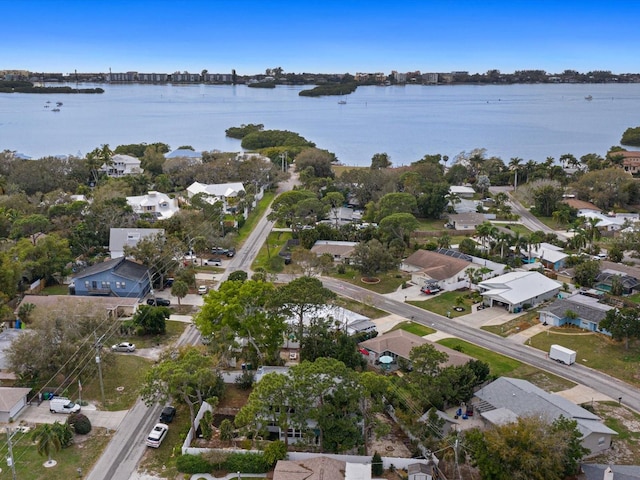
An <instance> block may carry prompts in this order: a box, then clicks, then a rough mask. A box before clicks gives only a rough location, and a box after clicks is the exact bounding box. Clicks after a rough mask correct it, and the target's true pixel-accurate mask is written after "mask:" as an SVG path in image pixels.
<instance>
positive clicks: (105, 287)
mask: <svg viewBox="0 0 640 480" xmlns="http://www.w3.org/2000/svg"><path fill="white" fill-rule="evenodd" d="M69 290H70V291H71V292H73V295H89V296H111V297H131V298H143V297H144V296H145V295H147V294H148V293H149V291H150V290H151V282H150V276H149V270H148V268H147V267H145V266H144V265H140V264H139V263H136V262H132V261H131V260H127V259H126V258H124V257H120V258H115V259H113V260H107V261H105V262H100V263H96V264H95V265H92V266H90V267H89V268H86V269H85V270H83V271H82V272H80V273H77V274H76V275H74V276H73V277H72V284H71V285H70V286H69Z"/></svg>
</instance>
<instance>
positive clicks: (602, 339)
mask: <svg viewBox="0 0 640 480" xmlns="http://www.w3.org/2000/svg"><path fill="white" fill-rule="evenodd" d="M553 344H558V345H562V346H563V347H567V348H570V349H571V350H575V351H576V352H577V355H576V363H581V364H582V365H586V366H588V367H590V368H593V369H595V370H598V371H600V372H603V373H606V374H607V375H611V376H612V377H615V378H619V379H620V380H622V381H624V382H627V383H629V384H631V385H635V386H640V378H638V365H639V364H640V346H639V345H638V343H637V342H636V343H635V344H634V343H633V342H631V343H630V346H629V350H625V348H624V344H623V343H621V342H614V341H613V340H611V339H610V338H609V337H607V336H605V335H600V334H595V333H594V334H589V333H585V331H584V330H579V329H577V328H559V329H555V328H553V329H551V330H550V331H547V332H543V333H540V334H538V335H536V336H535V337H533V338H532V339H531V346H532V347H535V348H538V349H540V350H543V351H545V352H548V351H549V347H550V346H551V345H553Z"/></svg>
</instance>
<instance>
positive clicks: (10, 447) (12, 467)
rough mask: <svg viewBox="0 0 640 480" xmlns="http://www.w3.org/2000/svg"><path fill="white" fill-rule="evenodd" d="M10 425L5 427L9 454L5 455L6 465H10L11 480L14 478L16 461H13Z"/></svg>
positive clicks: (14, 479)
mask: <svg viewBox="0 0 640 480" xmlns="http://www.w3.org/2000/svg"><path fill="white" fill-rule="evenodd" d="M14 434H15V433H12V431H11V427H7V447H8V449H9V456H8V457H7V465H9V466H10V467H11V474H12V475H13V480H16V462H14V461H13V444H12V443H11V439H12V438H13V435H14Z"/></svg>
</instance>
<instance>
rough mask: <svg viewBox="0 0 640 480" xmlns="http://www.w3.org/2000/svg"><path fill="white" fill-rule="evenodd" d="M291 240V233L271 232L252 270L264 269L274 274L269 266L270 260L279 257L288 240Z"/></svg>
mask: <svg viewBox="0 0 640 480" xmlns="http://www.w3.org/2000/svg"><path fill="white" fill-rule="evenodd" d="M290 238H291V232H271V233H269V236H268V237H267V241H266V243H265V244H264V245H262V247H261V248H260V251H259V252H258V256H257V257H256V259H255V260H254V262H253V264H252V265H251V269H252V270H255V269H256V268H260V267H262V268H264V269H265V270H266V271H267V272H272V271H273V269H272V268H271V266H270V264H269V259H270V258H272V257H277V256H278V252H279V251H280V250H282V247H284V245H285V243H287V240H289V239H290Z"/></svg>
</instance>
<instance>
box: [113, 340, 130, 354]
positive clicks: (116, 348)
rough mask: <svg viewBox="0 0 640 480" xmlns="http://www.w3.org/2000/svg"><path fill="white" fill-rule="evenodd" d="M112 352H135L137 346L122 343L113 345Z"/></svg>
mask: <svg viewBox="0 0 640 480" xmlns="http://www.w3.org/2000/svg"><path fill="white" fill-rule="evenodd" d="M111 351H112V352H135V351H136V346H135V345H134V344H133V343H129V342H121V343H118V344H116V345H111Z"/></svg>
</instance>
